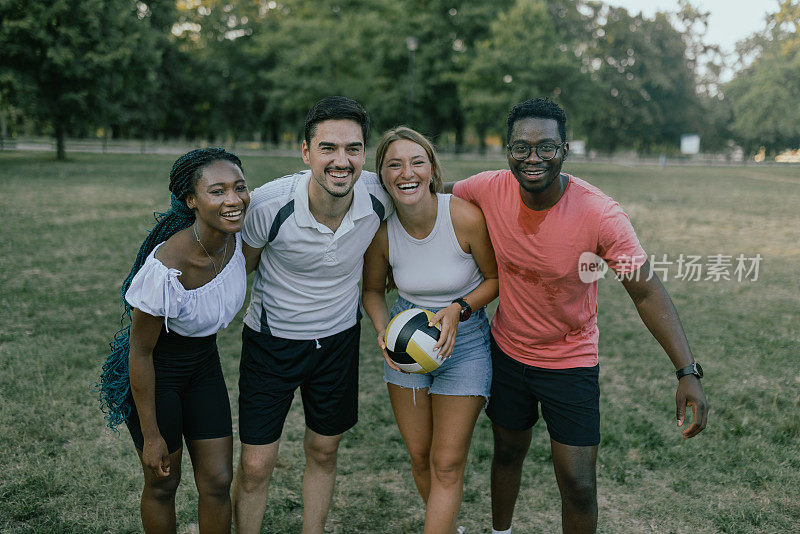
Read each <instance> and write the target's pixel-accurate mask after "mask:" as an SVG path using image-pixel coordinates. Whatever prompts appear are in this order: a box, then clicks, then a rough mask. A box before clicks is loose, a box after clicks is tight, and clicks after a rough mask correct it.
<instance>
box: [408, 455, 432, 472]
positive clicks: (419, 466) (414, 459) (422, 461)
mask: <svg viewBox="0 0 800 534" xmlns="http://www.w3.org/2000/svg"><path fill="white" fill-rule="evenodd" d="M408 453H409V458H410V459H411V470H412V471H413V472H414V473H416V474H418V475H421V474H424V473H427V472H428V471H430V468H431V456H430V450H429V449H425V450H419V451H413V450H409V451H408Z"/></svg>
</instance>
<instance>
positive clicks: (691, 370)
mask: <svg viewBox="0 0 800 534" xmlns="http://www.w3.org/2000/svg"><path fill="white" fill-rule="evenodd" d="M686 375H694V376H696V377H697V378H703V368H702V367H700V364H699V363H697V362H694V363H692V364H691V365H687V366H686V367H681V368H680V369H678V370H677V371H675V376H677V377H678V380H680V379H681V378H683V377H684V376H686Z"/></svg>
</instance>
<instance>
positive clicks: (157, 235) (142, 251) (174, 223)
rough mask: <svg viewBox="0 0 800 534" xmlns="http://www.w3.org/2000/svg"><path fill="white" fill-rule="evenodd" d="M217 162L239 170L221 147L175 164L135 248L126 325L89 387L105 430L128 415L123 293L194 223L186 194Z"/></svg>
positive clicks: (235, 159)
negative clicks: (160, 205) (161, 248)
mask: <svg viewBox="0 0 800 534" xmlns="http://www.w3.org/2000/svg"><path fill="white" fill-rule="evenodd" d="M219 160H224V161H229V162H231V163H233V164H234V165H236V166H237V167H239V169H240V170H241V168H242V162H241V161H240V160H239V158H238V157H236V156H235V155H233V154H231V153H230V152H227V151H225V149H223V148H201V149H197V150H192V151H191V152H188V153H186V154H184V155H183V156H181V157H179V158H178V159H177V160H176V161H175V163H174V164H173V165H172V170H171V171H170V173H169V190H170V192H171V195H170V208H169V210H168V211H165V212H163V213H158V212H156V213H153V216H154V217H155V223H156V224H155V226H154V227H153V229H152V230H150V233H149V234H148V235H147V237H146V238H145V240H144V242H143V243H142V245H141V246H140V247H139V253H138V254H137V255H136V260H135V261H134V262H133V267H131V272H130V273H129V274H128V277H127V278H126V279H125V281H124V282H123V283H122V307H123V312H122V317H121V319H120V322H121V323H126V324H124V326H123V327H122V328H120V329H119V330H117V332H116V333H115V334H114V338H113V339H112V340H111V343H110V344H109V345H110V347H111V353H110V354H109V355H108V357H107V358H106V361H105V363H103V371H102V373H101V374H100V382H99V383H98V384H96V385H95V386H94V388H93V389H94V391H96V392H97V393H98V396H99V400H100V409H101V410H102V411H103V413H105V414H106V415H105V418H106V420H107V421H108V423H107V424H108V427H109V428H111V429H112V430H116V428H115V427H116V426H117V425H119V424H120V423H123V422H125V421H127V420H128V416H129V415H130V413H131V406H130V395H129V394H130V381H129V378H128V354H129V351H130V328H131V306H130V304H128V302H127V301H126V300H125V293H126V292H127V291H128V288H129V287H130V286H131V282H132V281H133V277H134V276H136V273H137V272H139V269H141V268H142V265H144V262H145V260H146V259H147V257H148V256H149V255H150V252H152V251H153V249H154V248H155V247H156V245H158V244H159V243H162V242H164V241H166V240H167V239H169V238H170V236H172V235H173V234H176V233H177V232H180V231H181V230H183V229H184V228H188V227H189V226H191V225H192V224H193V223H194V220H195V214H194V211H193V210H191V209H189V207H188V206H187V205H186V195H188V194H189V193H194V192H195V186H196V185H197V182H198V180H200V178H201V176H202V175H203V169H205V168H206V167H207V166H208V165H210V164H211V163H213V162H215V161H219Z"/></svg>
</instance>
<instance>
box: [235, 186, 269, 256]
mask: <svg viewBox="0 0 800 534" xmlns="http://www.w3.org/2000/svg"><path fill="white" fill-rule="evenodd" d="M268 200H269V195H268V191H267V188H266V186H261V187H259V188H257V189H255V190H254V191H253V192H252V193H251V195H250V206H248V208H247V212H246V213H245V215H244V224H243V226H242V239H243V240H244V242H245V243H247V244H248V245H249V246H251V247H253V248H263V247H264V246H265V245H266V244H267V241H268V239H269V229H270V227H271V226H272V219H273V218H274V217H275V214H274V213H272V210H271V209H270V207H271V206H270V205H271V203H270V202H268Z"/></svg>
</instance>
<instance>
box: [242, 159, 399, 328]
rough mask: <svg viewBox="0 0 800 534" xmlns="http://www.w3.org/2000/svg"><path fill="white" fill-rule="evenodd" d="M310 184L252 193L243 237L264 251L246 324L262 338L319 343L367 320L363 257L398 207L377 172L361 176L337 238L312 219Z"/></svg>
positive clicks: (279, 183) (289, 181)
mask: <svg viewBox="0 0 800 534" xmlns="http://www.w3.org/2000/svg"><path fill="white" fill-rule="evenodd" d="M310 179H311V171H310V170H305V171H301V172H298V173H296V174H292V175H289V176H284V177H283V178H278V179H277V180H274V181H272V182H268V183H266V184H264V185H263V186H261V187H259V188H257V189H255V190H254V191H253V192H252V193H251V194H250V206H249V207H248V209H247V214H246V215H245V219H244V227H243V228H242V238H243V239H244V241H245V242H246V243H247V244H248V245H250V246H251V247H254V248H262V247H263V251H262V252H261V259H260V260H259V264H258V269H257V271H256V275H255V280H254V281H253V291H252V293H251V297H250V305H249V306H248V308H247V314H246V315H245V318H244V322H245V324H246V325H247V326H249V327H250V328H252V329H253V330H256V331H257V332H263V333H268V334H271V335H273V336H277V337H282V338H286V339H315V338H320V337H326V336H330V335H333V334H337V333H339V332H342V331H343V330H346V329H347V328H350V327H351V326H353V325H355V324H356V322H357V321H358V320H359V319H360V317H361V312H360V310H359V306H360V294H359V290H358V282H359V280H360V279H361V271H362V267H363V264H364V252H365V251H366V250H367V247H368V246H369V244H370V243H371V242H372V238H373V236H374V235H375V232H376V231H377V230H378V226H380V223H381V218H384V219H385V218H386V217H387V216H388V215H389V214H390V213H391V212H392V211H393V210H394V205H393V204H392V202H391V200H390V198H389V196H388V195H387V193H386V191H384V189H383V188H382V187H381V185H380V182H379V181H378V177H377V176H376V175H375V173H372V172H369V171H362V173H361V176H360V177H359V179H358V180H357V181H356V183H355V185H354V186H353V202H352V204H351V205H350V209H349V210H348V211H347V213H346V214H345V216H344V219H343V220H342V224H341V225H340V226H339V228H338V229H337V230H336V232H333V231H331V229H330V228H328V227H327V226H325V225H324V224H321V223H319V222H317V220H316V219H314V216H313V215H311V211H310V210H309V207H308V182H309V180H310Z"/></svg>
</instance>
